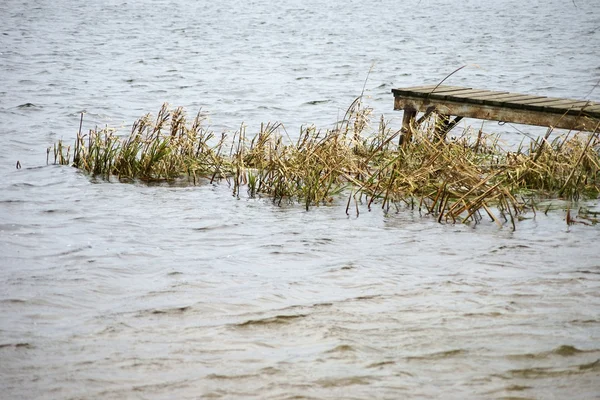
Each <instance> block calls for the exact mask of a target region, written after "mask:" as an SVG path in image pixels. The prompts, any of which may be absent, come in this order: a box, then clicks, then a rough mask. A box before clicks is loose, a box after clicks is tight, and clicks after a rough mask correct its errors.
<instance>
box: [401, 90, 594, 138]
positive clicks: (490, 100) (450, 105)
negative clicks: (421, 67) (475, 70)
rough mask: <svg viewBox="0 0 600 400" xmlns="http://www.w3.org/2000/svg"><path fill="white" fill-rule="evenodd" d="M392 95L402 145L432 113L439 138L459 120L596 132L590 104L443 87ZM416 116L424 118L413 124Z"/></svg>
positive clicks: (592, 106) (592, 104)
mask: <svg viewBox="0 0 600 400" xmlns="http://www.w3.org/2000/svg"><path fill="white" fill-rule="evenodd" d="M392 93H393V94H394V110H404V118H403V122H402V131H403V138H404V140H403V142H404V143H406V142H408V140H410V136H411V127H414V126H415V125H419V124H420V123H421V122H422V121H424V120H425V119H427V118H428V117H429V116H430V115H431V114H432V113H436V114H438V115H439V116H441V117H442V124H441V128H440V133H439V134H440V135H441V136H442V137H445V135H446V133H447V132H448V131H450V130H451V129H452V128H453V127H454V126H456V124H457V123H458V122H459V121H460V120H461V119H462V118H476V119H484V120H491V121H501V122H511V123H517V124H526V125H537V126H546V127H552V128H559V129H570V130H577V131H589V132H594V131H597V130H599V129H600V127H599V124H600V103H597V102H593V101H586V100H573V99H561V98H554V97H545V96H536V95H526V94H518V93H509V92H497V91H492V90H485V89H473V88H467V87H459V86H445V85H438V86H436V85H430V86H415V87H409V88H404V89H392ZM419 112H422V113H424V114H423V116H421V117H420V118H419V119H418V120H417V119H416V116H417V113H419ZM452 117H454V118H452Z"/></svg>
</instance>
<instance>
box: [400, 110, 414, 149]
mask: <svg viewBox="0 0 600 400" xmlns="http://www.w3.org/2000/svg"><path fill="white" fill-rule="evenodd" d="M416 115H417V110H416V109H415V108H413V107H405V108H404V116H403V117H402V130H401V132H402V134H401V135H400V145H401V146H406V145H407V144H408V143H410V139H411V136H412V125H413V122H414V120H415V117H416Z"/></svg>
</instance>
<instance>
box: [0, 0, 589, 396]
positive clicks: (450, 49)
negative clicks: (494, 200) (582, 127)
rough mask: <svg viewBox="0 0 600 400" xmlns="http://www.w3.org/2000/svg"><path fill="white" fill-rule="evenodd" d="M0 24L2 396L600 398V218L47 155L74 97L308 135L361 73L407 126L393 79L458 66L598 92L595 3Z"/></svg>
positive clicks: (577, 94) (110, 10)
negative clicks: (384, 199) (350, 207)
mask: <svg viewBox="0 0 600 400" xmlns="http://www.w3.org/2000/svg"><path fill="white" fill-rule="evenodd" d="M0 26H1V27H2V28H0V34H1V36H0V39H1V40H0V121H2V124H0V257H1V263H0V264H1V267H0V360H1V362H0V386H1V387H2V388H3V392H2V396H0V397H3V398H4V397H5V398H10V399H20V398H23V399H29V398H52V399H54V398H57V399H79V398H90V399H91V398H94V399H95V398H103V399H104V398H106V399H110V398H115V399H122V398H140V399H153V398H181V399H185V398H224V399H230V398H244V399H245V398H260V399H265V398H271V399H291V398H296V399H300V398H307V399H338V398H356V399H372V398H389V399H393V398H440V397H443V398H461V399H462V398H511V397H512V398H565V397H569V398H581V399H588V398H597V396H598V393H600V384H598V382H600V346H599V345H598V343H600V318H599V315H600V295H599V293H600V291H599V289H600V263H599V261H598V255H599V254H598V250H597V247H596V246H595V245H594V243H597V242H598V240H599V239H600V231H599V230H598V229H597V227H595V226H590V227H588V226H584V225H574V226H572V227H567V225H566V223H565V220H564V218H565V213H564V211H562V210H561V209H559V210H557V211H553V212H550V213H548V215H544V214H543V213H541V212H539V213H538V214H537V215H536V216H534V215H528V216H527V217H528V218H527V219H525V220H523V221H520V222H519V223H518V224H517V230H516V231H514V232H513V231H512V230H511V229H510V228H509V227H505V228H503V229H498V228H497V227H496V226H495V225H494V224H493V223H491V222H484V223H482V224H480V225H478V226H477V227H471V226H466V225H444V224H438V223H437V222H435V221H434V219H432V218H430V217H427V216H421V215H419V213H418V212H417V211H414V210H410V209H408V208H405V207H400V209H399V210H398V211H396V210H395V209H392V210H391V212H388V213H386V212H384V211H383V210H381V209H380V208H378V207H374V208H373V210H372V211H371V212H369V211H368V210H367V209H366V208H364V207H361V208H360V210H361V214H360V216H359V217H358V218H357V217H356V216H354V215H352V216H350V217H348V216H346V214H345V213H344V208H345V201H346V199H345V198H339V199H336V201H335V202H334V203H333V204H332V205H329V206H322V207H317V208H313V209H311V210H310V211H308V212H306V211H305V210H304V209H303V207H302V206H299V205H295V204H283V205H281V206H277V205H274V204H273V203H272V202H271V201H270V200H269V199H268V198H257V199H249V198H247V197H246V196H242V197H241V198H240V199H236V198H234V197H233V196H232V195H231V190H232V189H231V188H230V187H229V186H227V184H225V183H222V184H217V185H210V184H201V185H198V186H196V187H189V186H188V187H186V186H181V185H163V186H160V185H159V186H147V185H143V184H120V183H114V182H104V181H101V180H94V179H91V178H90V177H88V176H85V175H83V174H81V173H80V172H78V171H76V170H74V169H72V168H69V167H60V166H53V165H50V166H46V163H45V159H46V153H45V148H46V147H47V146H49V145H52V144H53V143H54V142H55V141H56V140H58V139H61V138H62V139H64V140H66V141H69V142H70V141H72V140H73V139H74V137H75V135H76V132H77V129H78V127H79V114H80V112H81V111H86V114H85V124H84V125H85V127H84V128H85V129H89V128H93V127H94V126H95V125H96V124H98V125H100V126H102V125H104V124H110V125H113V126H123V129H124V131H127V129H128V126H129V124H130V123H131V122H132V121H133V120H134V119H135V118H137V117H139V116H140V115H142V114H144V113H146V112H149V111H154V112H156V111H157V110H158V108H159V107H160V105H161V104H162V103H163V102H165V101H167V102H170V103H171V104H174V105H182V106H185V107H186V108H187V109H188V110H189V112H190V113H195V112H196V111H197V110H198V109H200V108H201V109H202V110H204V111H206V112H208V113H209V114H210V118H211V120H210V123H211V126H212V128H213V129H214V130H215V131H217V132H221V131H222V130H234V129H237V128H238V127H239V125H240V124H241V123H242V122H244V123H246V124H247V125H248V127H249V128H248V132H249V133H251V132H252V131H253V130H254V131H256V130H257V129H258V126H259V124H260V122H266V121H276V120H277V121H282V122H283V123H284V124H285V126H286V128H287V130H288V132H289V133H290V135H291V136H292V137H294V135H297V132H298V130H299V129H300V126H301V125H303V124H310V123H315V124H318V125H319V126H322V127H327V126H331V124H333V123H335V121H336V120H337V118H339V116H340V115H343V113H344V112H345V110H346V107H347V106H348V105H349V104H350V103H351V102H352V100H353V99H354V98H355V97H356V96H357V95H359V94H360V93H361V91H362V89H363V85H364V87H365V95H366V98H367V100H368V101H367V102H368V103H369V104H370V105H371V106H372V107H373V109H374V119H375V120H376V119H377V118H378V115H379V114H381V113H385V115H386V118H387V119H390V124H391V125H392V126H399V125H400V120H399V118H398V117H399V116H398V114H399V113H394V112H393V111H392V110H391V108H392V95H391V93H390V90H391V88H392V87H401V86H411V85H419V84H424V83H437V82H438V81H439V80H441V79H443V78H444V77H445V76H446V75H448V74H449V73H451V72H452V71H453V70H455V69H456V68H458V67H460V66H462V65H467V67H465V68H463V69H462V70H461V71H459V72H458V73H456V74H455V75H453V76H452V77H451V78H449V80H448V81H447V83H450V84H456V85H467V86H473V87H484V88H488V89H494V90H507V91H516V92H525V93H539V94H542V95H549V96H560V97H569V98H590V99H592V100H596V101H598V99H599V98H600V97H599V96H600V94H599V92H598V90H600V89H596V90H595V91H594V90H593V88H594V85H595V84H596V83H597V82H598V81H599V80H600V62H599V60H600V59H599V57H598V43H600V11H599V10H598V7H597V5H596V4H595V2H594V1H591V0H590V1H582V0H580V1H576V2H569V1H567V2H565V1H554V0H552V1H545V2H521V1H498V2H493V3H490V2H486V1H483V0H482V1H477V0H471V1H464V2H443V1H437V0H429V1H428V0H421V1H412V2H403V3H402V4H398V3H397V2H392V1H387V0H383V1H374V2H371V3H364V2H353V1H350V2H348V1H345V2H340V1H337V0H336V1H330V2H327V3H326V4H325V3H323V2H316V1H302V2H300V1H283V2H280V3H278V4H277V5H275V3H272V2H266V1H252V2H234V1H229V0H225V1H221V2H211V3H208V2H184V1H180V0H173V1H152V2H145V1H144V2H143V1H136V0H133V1H127V2H124V1H108V0H107V1H103V2H89V3H86V4H80V3H78V2H69V1H64V0H59V1H53V2H50V1H35V2H34V1H30V2H17V1H13V0H8V1H5V2H3V3H2V4H1V5H0ZM369 70H371V72H370V74H369ZM367 74H369V77H368V80H367V82H366V85H365V79H366V78H367ZM485 128H486V130H491V131H498V132H500V133H502V134H503V135H505V136H506V137H507V139H506V140H507V141H509V142H511V141H514V142H518V141H519V140H520V139H521V137H522V136H521V135H520V134H519V132H518V131H517V130H516V129H515V127H513V126H510V125H508V124H507V125H504V126H498V125H497V124H496V123H492V122H488V123H486V124H485ZM516 128H518V129H519V130H522V129H524V127H522V126H519V127H516ZM525 129H528V130H527V132H532V133H534V134H536V133H538V132H540V130H539V129H537V128H531V127H528V128H525ZM541 131H542V132H543V129H542V130H541ZM17 160H19V161H20V163H21V164H22V165H23V168H22V169H19V170H17V169H15V164H16V161H17ZM586 205H587V206H588V207H591V208H592V209H595V210H597V209H598V204H597V203H596V202H591V203H588V204H586Z"/></svg>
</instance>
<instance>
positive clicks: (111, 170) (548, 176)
mask: <svg viewBox="0 0 600 400" xmlns="http://www.w3.org/2000/svg"><path fill="white" fill-rule="evenodd" d="M369 116H370V109H369V108H365V107H363V106H362V104H361V101H360V98H359V99H357V100H356V101H355V102H354V103H353V104H352V106H351V107H350V109H349V110H348V112H347V114H346V117H345V118H344V120H343V121H342V122H340V123H338V124H337V126H336V127H335V128H333V129H327V130H318V129H316V128H315V127H313V126H310V127H306V128H302V130H301V132H300V135H299V137H298V139H297V140H296V141H293V140H291V139H290V138H289V136H288V135H287V133H286V131H285V128H284V127H283V126H282V125H281V124H263V125H261V127H260V131H259V132H258V133H257V134H255V135H254V136H252V137H251V138H249V137H248V135H247V133H246V128H245V127H244V126H242V127H240V129H239V130H238V131H237V132H235V133H234V134H233V135H232V137H231V138H230V137H229V136H228V135H227V134H225V133H223V134H221V135H220V137H215V135H214V133H213V132H210V131H208V130H207V129H206V128H205V127H204V124H203V123H204V117H203V115H202V114H201V113H198V114H197V115H196V117H195V118H194V119H193V120H192V121H190V122H188V120H187V116H186V114H185V112H184V110H183V109H182V108H175V109H172V110H171V109H169V107H168V106H167V105H166V104H165V105H163V107H162V108H161V110H160V111H159V113H158V114H157V116H156V118H153V117H152V116H151V115H150V114H147V115H145V116H144V117H142V118H140V119H139V120H137V121H136V122H135V123H134V124H133V127H132V130H131V133H130V134H129V135H128V136H125V137H121V136H118V135H117V134H116V132H115V131H114V130H112V129H110V128H104V129H100V130H99V129H94V130H90V131H89V132H88V133H86V134H82V133H81V131H80V132H79V134H78V135H77V139H76V141H75V145H74V148H73V154H71V148H70V147H65V146H64V144H63V143H62V142H58V143H57V144H56V145H55V146H54V148H53V153H54V162H55V163H58V164H72V165H73V166H75V167H76V168H79V169H81V170H83V171H85V172H87V173H89V174H92V175H96V176H101V177H104V178H106V179H108V178H110V177H111V176H116V177H118V178H120V179H121V180H125V181H131V180H134V179H136V180H142V181H169V180H174V179H181V178H184V179H185V178H187V179H188V180H189V181H190V182H191V183H193V184H196V183H197V182H198V180H199V179H205V180H209V181H210V182H214V181H220V180H225V181H227V182H228V183H229V184H230V185H231V187H232V188H233V194H234V195H236V196H240V192H241V190H242V188H245V189H246V190H247V193H248V195H249V196H252V197H253V196H257V195H268V196H271V198H272V199H273V201H274V202H276V203H281V202H282V201H298V202H301V203H302V204H303V205H304V206H305V207H306V208H307V209H308V208H309V207H310V206H313V205H319V204H324V203H329V202H331V201H332V200H333V199H334V197H335V196H338V195H341V194H348V196H349V197H348V202H347V207H346V213H350V210H351V209H352V211H353V212H354V210H355V212H356V213H357V214H358V212H359V204H360V203H364V204H366V205H367V206H368V208H369V209H370V208H371V207H372V206H373V205H374V204H377V205H379V206H381V207H382V208H384V209H386V210H388V209H389V208H390V207H398V206H399V205H401V204H405V205H408V206H410V207H412V208H418V209H419V211H420V212H425V213H426V214H428V215H433V216H435V218H437V220H438V221H439V222H442V221H446V222H452V223H454V222H456V221H460V222H475V223H477V222H479V221H480V220H481V218H483V217H484V216H485V215H487V216H489V218H491V220H493V221H495V222H496V223H497V224H498V225H500V226H502V225H503V224H504V223H506V222H508V221H510V222H511V224H512V226H513V228H514V223H515V219H516V218H517V217H518V216H519V215H520V214H521V213H522V212H523V211H524V210H529V209H533V210H534V211H535V206H534V200H535V199H537V198H552V197H560V198H565V199H568V200H577V199H579V198H580V197H585V198H595V197H597V196H598V193H599V192H600V175H599V171H600V153H599V151H600V139H599V137H598V136H599V135H598V132H597V131H596V132H593V133H581V132H580V133H571V132H570V133H569V134H567V135H565V136H561V137H557V138H555V139H553V140H551V141H550V140H549V137H550V132H551V131H549V132H548V134H547V135H546V136H545V137H542V138H539V139H537V140H535V141H531V142H530V143H528V144H527V145H524V144H522V145H521V146H519V148H518V149H517V150H516V151H506V150H504V149H503V147H502V145H501V142H500V140H499V137H498V136H495V135H487V134H484V133H483V132H482V131H481V130H480V131H478V132H475V131H472V130H470V129H467V130H465V131H463V132H462V134H461V135H459V136H458V137H457V138H453V139H451V140H440V137H439V136H436V135H435V126H436V120H435V117H433V118H431V119H430V120H428V121H426V122H425V123H424V124H422V125H421V126H419V127H418V128H417V129H414V132H413V135H412V137H413V141H412V142H411V143H410V144H408V145H407V146H399V145H398V139H399V134H400V132H399V131H395V130H393V129H390V128H389V127H388V124H387V122H386V121H385V120H384V119H383V117H382V118H381V119H380V121H379V124H378V125H377V127H376V128H375V129H373V128H372V127H371V126H372V125H371V124H370V123H369ZM51 151H52V150H51V149H48V157H49V156H50V152H51Z"/></svg>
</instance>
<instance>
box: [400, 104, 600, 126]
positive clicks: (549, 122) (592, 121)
mask: <svg viewBox="0 0 600 400" xmlns="http://www.w3.org/2000/svg"><path fill="white" fill-rule="evenodd" d="M431 106H435V107H436V111H437V112H438V113H440V114H445V115H455V116H462V117H467V118H477V119H485V120H491V121H505V122H512V123H518V124H526V125H538V126H552V127H554V128H561V129H572V130H581V131H591V130H594V129H595V128H596V126H597V124H598V121H599V120H600V113H599V115H598V117H594V118H589V117H587V116H580V115H572V114H567V113H563V114H560V113H555V112H543V111H535V110H525V109H518V108H509V107H503V106H491V105H476V106H474V105H473V104H467V103H465V102H461V101H450V100H436V99H425V98H403V97H400V96H398V97H395V99H394V109H396V110H401V109H404V108H408V109H414V110H417V111H425V110H426V109H427V108H428V107H431Z"/></svg>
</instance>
